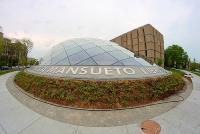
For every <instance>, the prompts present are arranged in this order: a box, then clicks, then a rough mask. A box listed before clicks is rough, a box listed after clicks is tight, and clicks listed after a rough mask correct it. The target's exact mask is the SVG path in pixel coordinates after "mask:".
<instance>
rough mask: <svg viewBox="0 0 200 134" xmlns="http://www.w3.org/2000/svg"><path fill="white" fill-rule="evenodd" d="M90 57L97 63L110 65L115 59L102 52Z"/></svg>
mask: <svg viewBox="0 0 200 134" xmlns="http://www.w3.org/2000/svg"><path fill="white" fill-rule="evenodd" d="M92 58H93V59H94V61H95V62H96V63H97V64H98V65H111V64H113V63H115V62H116V61H117V60H116V59H115V58H114V57H113V56H111V55H110V54H108V53H103V54H100V55H97V56H94V57H92Z"/></svg>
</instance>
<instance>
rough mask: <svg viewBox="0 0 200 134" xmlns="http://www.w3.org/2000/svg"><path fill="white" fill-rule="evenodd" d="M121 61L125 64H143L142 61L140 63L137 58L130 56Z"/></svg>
mask: <svg viewBox="0 0 200 134" xmlns="http://www.w3.org/2000/svg"><path fill="white" fill-rule="evenodd" d="M121 63H123V64H124V65H127V66H128V65H135V66H141V64H140V63H138V62H137V61H136V60H134V59H133V58H129V59H125V60H122V61H121Z"/></svg>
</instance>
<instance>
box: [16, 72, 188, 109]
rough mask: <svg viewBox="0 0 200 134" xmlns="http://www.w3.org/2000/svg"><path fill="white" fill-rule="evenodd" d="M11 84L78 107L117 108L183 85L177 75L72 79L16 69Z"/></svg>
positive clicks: (159, 96) (155, 97)
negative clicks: (34, 73) (37, 74)
mask: <svg viewBox="0 0 200 134" xmlns="http://www.w3.org/2000/svg"><path fill="white" fill-rule="evenodd" d="M14 81H15V83H16V84H17V85H18V86H19V87H21V88H22V89H24V90H25V91H26V92H28V93H30V94H33V95H34V96H35V97H38V98H41V99H44V100H47V101H50V102H53V103H58V104H61V105H67V106H73V107H81V108H97V109H98V108H101V109H108V108H121V107H129V106H131V107H132V106H136V105H142V104H146V103H150V102H154V101H158V100H160V99H164V98H166V97H169V96H170V95H172V94H174V93H176V92H178V91H179V90H181V89H182V88H183V86H184V84H185V83H184V80H183V78H182V76H180V75H179V74H176V73H173V74H171V75H169V76H163V77H159V78H151V79H141V80H113V81H107V80H105V81H103V80H72V79H59V78H49V77H42V76H36V75H33V74H28V73H26V72H23V71H21V72H19V73H18V74H17V75H16V76H15V78H14Z"/></svg>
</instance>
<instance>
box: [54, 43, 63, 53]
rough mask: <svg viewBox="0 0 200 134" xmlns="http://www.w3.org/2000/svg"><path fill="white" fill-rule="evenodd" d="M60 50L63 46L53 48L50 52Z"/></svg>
mask: <svg viewBox="0 0 200 134" xmlns="http://www.w3.org/2000/svg"><path fill="white" fill-rule="evenodd" d="M62 48H63V45H62V44H61V43H60V44H58V45H56V46H54V47H53V49H52V50H53V51H54V52H55V51H57V50H59V49H62Z"/></svg>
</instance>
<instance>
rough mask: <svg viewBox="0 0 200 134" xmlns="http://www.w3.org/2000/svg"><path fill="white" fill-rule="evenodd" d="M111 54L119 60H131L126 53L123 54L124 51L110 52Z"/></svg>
mask: <svg viewBox="0 0 200 134" xmlns="http://www.w3.org/2000/svg"><path fill="white" fill-rule="evenodd" d="M109 53H110V54H111V55H112V56H114V57H115V58H116V59H118V60H123V59H127V58H129V56H128V55H126V54H125V53H123V52H122V51H112V52H109Z"/></svg>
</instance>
